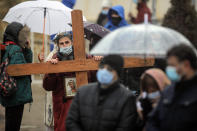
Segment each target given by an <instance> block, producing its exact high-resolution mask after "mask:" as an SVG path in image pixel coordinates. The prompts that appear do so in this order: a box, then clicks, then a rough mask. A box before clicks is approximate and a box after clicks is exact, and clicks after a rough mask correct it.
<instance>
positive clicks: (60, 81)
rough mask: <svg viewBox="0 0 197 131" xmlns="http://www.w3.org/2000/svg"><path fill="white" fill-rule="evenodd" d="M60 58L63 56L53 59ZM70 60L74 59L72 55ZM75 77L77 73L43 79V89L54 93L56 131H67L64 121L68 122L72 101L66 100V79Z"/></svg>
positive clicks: (55, 75)
mask: <svg viewBox="0 0 197 131" xmlns="http://www.w3.org/2000/svg"><path fill="white" fill-rule="evenodd" d="M55 58H59V60H61V54H55V55H54V56H53V59H55ZM68 59H73V55H72V54H71V55H70V56H69V58H68ZM70 77H75V73H56V74H46V75H45V77H44V79H43V87H44V89H45V90H47V91H52V95H53V116H54V131H65V130H66V127H65V124H64V121H65V120H66V117H67V114H68V109H69V107H70V104H71V102H72V99H66V98H65V89H64V88H65V78H70Z"/></svg>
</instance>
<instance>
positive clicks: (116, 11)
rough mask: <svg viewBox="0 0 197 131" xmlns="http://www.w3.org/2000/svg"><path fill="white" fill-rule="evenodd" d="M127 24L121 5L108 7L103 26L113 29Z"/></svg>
mask: <svg viewBox="0 0 197 131" xmlns="http://www.w3.org/2000/svg"><path fill="white" fill-rule="evenodd" d="M127 25H128V23H127V21H126V20H125V14H124V8H123V6H121V5H117V6H113V7H112V8H110V10H109V12H108V22H107V24H106V25H105V28H107V29H109V30H110V31H113V30H116V29H118V28H120V27H124V26H127Z"/></svg>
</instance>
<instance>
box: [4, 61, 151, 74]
mask: <svg viewBox="0 0 197 131" xmlns="http://www.w3.org/2000/svg"><path fill="white" fill-rule="evenodd" d="M98 64H99V61H95V60H93V59H86V60H70V61H59V62H58V64H55V65H54V64H51V63H50V62H47V63H33V64H15V65H9V66H8V68H7V72H8V74H9V75H11V76H22V75H31V74H47V73H60V72H82V71H89V70H97V69H98ZM153 64H154V59H147V60H146V61H145V60H144V59H139V58H125V65H124V68H132V67H143V66H152V65H153Z"/></svg>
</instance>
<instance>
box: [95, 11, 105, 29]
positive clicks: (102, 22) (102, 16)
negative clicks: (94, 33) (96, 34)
mask: <svg viewBox="0 0 197 131" xmlns="http://www.w3.org/2000/svg"><path fill="white" fill-rule="evenodd" d="M107 21H108V18H107V15H105V14H102V13H100V14H99V17H98V19H97V22H96V23H97V24H99V25H101V26H105V24H106V23H107Z"/></svg>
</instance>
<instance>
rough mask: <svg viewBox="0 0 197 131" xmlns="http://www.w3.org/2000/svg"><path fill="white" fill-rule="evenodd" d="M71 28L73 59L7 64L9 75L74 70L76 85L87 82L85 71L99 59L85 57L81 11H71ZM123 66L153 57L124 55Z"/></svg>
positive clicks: (149, 63)
mask: <svg viewBox="0 0 197 131" xmlns="http://www.w3.org/2000/svg"><path fill="white" fill-rule="evenodd" d="M71 14H72V28H73V30H72V31H73V47H74V58H75V59H74V60H69V61H60V62H58V63H57V64H51V63H49V62H47V63H33V64H15V65H9V66H8V70H7V71H8V74H9V75H10V76H21V75H31V74H47V73H60V72H76V82H77V87H80V86H82V85H84V84H87V83H88V77H87V71H91V70H97V69H98V64H99V61H95V60H93V59H86V53H85V43H84V28H83V18H82V11H80V10H74V11H72V13H71ZM124 60H125V65H124V67H125V68H131V67H144V66H152V65H153V64H154V59H148V58H147V59H146V60H144V59H140V58H129V57H127V58H126V57H125V58H124Z"/></svg>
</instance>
